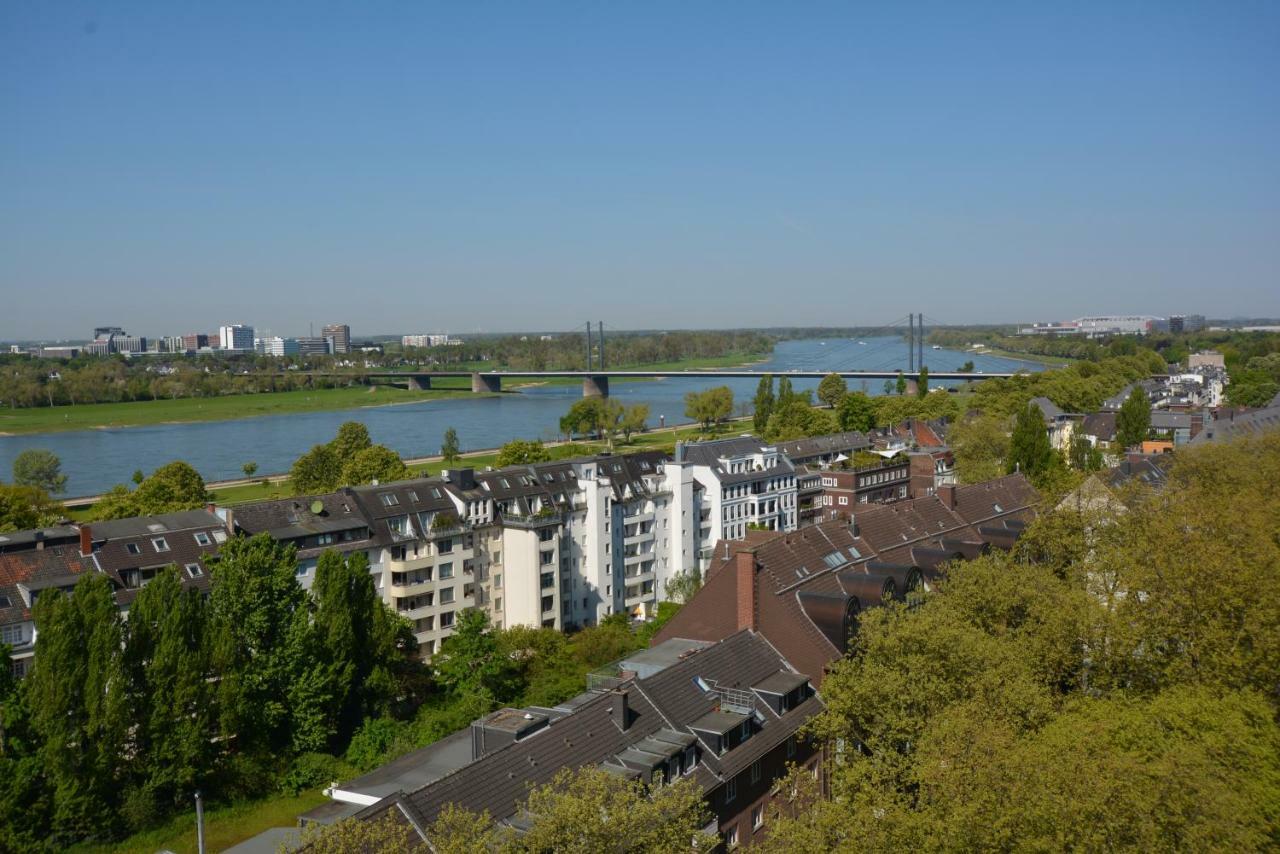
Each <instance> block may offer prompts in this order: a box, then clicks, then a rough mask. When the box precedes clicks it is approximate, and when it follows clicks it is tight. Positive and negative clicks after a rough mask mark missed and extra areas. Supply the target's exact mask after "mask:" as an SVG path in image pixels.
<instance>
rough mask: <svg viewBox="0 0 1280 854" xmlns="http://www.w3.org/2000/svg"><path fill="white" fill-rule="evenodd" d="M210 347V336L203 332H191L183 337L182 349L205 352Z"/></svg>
mask: <svg viewBox="0 0 1280 854" xmlns="http://www.w3.org/2000/svg"><path fill="white" fill-rule="evenodd" d="M208 346H209V336H208V335H205V334H204V333H203V332H191V333H188V334H187V335H183V336H182V349H184V350H192V351H195V350H203V349H205V348H206V347H208Z"/></svg>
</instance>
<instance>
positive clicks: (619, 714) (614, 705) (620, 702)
mask: <svg viewBox="0 0 1280 854" xmlns="http://www.w3.org/2000/svg"><path fill="white" fill-rule="evenodd" d="M609 717H611V718H613V722H614V723H615V724H617V725H618V729H620V730H622V731H623V732H626V731H627V728H628V727H630V726H631V708H630V706H629V705H628V704H627V692H626V691H625V690H623V689H621V688H615V689H613V691H612V692H611V693H610V694H609Z"/></svg>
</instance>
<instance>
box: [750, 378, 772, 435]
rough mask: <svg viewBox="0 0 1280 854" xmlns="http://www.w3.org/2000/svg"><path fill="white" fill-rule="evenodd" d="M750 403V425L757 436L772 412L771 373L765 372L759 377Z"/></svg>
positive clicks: (761, 431) (762, 430)
mask: <svg viewBox="0 0 1280 854" xmlns="http://www.w3.org/2000/svg"><path fill="white" fill-rule="evenodd" d="M752 404H753V414H752V426H753V427H754V428H755V431H756V435H757V436H763V435H764V430H765V427H766V426H767V425H768V423H769V416H770V415H772V414H773V404H774V397H773V374H765V375H764V376H762V377H761V378H760V384H759V385H758V386H756V396H755V398H754V399H753V401H752Z"/></svg>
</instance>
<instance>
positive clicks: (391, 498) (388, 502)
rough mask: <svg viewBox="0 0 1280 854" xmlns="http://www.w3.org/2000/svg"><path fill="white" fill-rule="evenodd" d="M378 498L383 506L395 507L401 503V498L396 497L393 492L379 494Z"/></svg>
mask: <svg viewBox="0 0 1280 854" xmlns="http://www.w3.org/2000/svg"><path fill="white" fill-rule="evenodd" d="M378 499H379V500H380V501H381V502H382V506H383V507H395V506H396V505H397V504H399V503H400V499H399V498H396V496H395V494H394V493H391V492H384V493H382V494H381V495H379V496H378Z"/></svg>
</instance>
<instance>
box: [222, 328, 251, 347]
mask: <svg viewBox="0 0 1280 854" xmlns="http://www.w3.org/2000/svg"><path fill="white" fill-rule="evenodd" d="M218 347H219V348H220V349H222V350H238V351H243V352H247V353H252V352H253V327H252V326H244V325H242V324H238V323H236V324H231V325H230V326H221V327H219V328H218Z"/></svg>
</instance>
